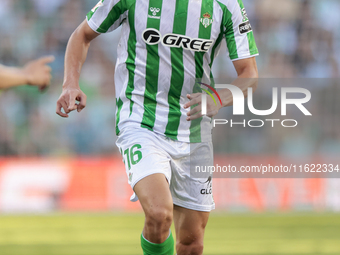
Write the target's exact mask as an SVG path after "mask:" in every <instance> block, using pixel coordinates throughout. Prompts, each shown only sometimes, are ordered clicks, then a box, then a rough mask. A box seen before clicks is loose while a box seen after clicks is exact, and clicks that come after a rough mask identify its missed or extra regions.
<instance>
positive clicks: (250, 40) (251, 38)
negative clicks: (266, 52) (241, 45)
mask: <svg viewBox="0 0 340 255" xmlns="http://www.w3.org/2000/svg"><path fill="white" fill-rule="evenodd" d="M237 1H238V4H239V5H240V8H241V9H243V8H244V4H243V2H242V0H237ZM247 38H248V43H249V52H250V55H255V54H258V53H259V51H258V49H257V46H256V43H255V38H254V33H253V31H251V32H249V33H247Z"/></svg>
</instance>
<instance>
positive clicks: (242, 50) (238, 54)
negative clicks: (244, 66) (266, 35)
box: [220, 0, 259, 61]
mask: <svg viewBox="0 0 340 255" xmlns="http://www.w3.org/2000/svg"><path fill="white" fill-rule="evenodd" d="M223 2H225V3H223ZM220 6H221V8H222V10H223V19H222V20H223V29H224V30H223V31H222V32H223V33H224V36H225V39H226V42H227V48H228V51H229V57H230V59H231V60H232V61H235V60H238V59H244V58H249V57H253V56H257V55H258V54H259V52H258V49H257V47H256V43H255V39H254V34H253V30H252V27H251V24H250V21H249V19H248V16H247V12H246V10H245V8H244V5H243V2H242V0H227V1H225V0H224V1H221V2H220Z"/></svg>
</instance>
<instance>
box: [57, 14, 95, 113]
mask: <svg viewBox="0 0 340 255" xmlns="http://www.w3.org/2000/svg"><path fill="white" fill-rule="evenodd" d="M98 35H99V34H98V33H96V32H94V31H93V30H92V29H91V28H90V26H89V25H88V24H87V21H86V20H85V21H84V22H83V23H81V24H80V25H79V27H78V28H77V29H76V30H75V31H74V32H73V34H72V35H71V37H70V40H69V42H68V44H67V48H66V54H65V70H64V82H63V90H62V93H61V95H60V97H59V99H58V101H57V109H56V113H57V114H58V115H60V116H61V117H64V118H67V117H68V113H70V112H71V111H74V110H77V111H78V112H80V111H81V110H82V109H84V108H85V106H86V95H85V94H84V93H83V92H82V91H81V89H80V87H79V77H80V72H81V69H82V66H83V64H84V62H85V60H86V56H87V52H88V49H89V46H90V43H91V41H92V40H93V39H95V38H96V37H97V36H98ZM76 101H78V102H79V104H77V103H76ZM62 108H63V109H64V111H65V113H63V112H62V111H61V109H62Z"/></svg>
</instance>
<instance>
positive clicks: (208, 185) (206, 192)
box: [199, 176, 212, 195]
mask: <svg viewBox="0 0 340 255" xmlns="http://www.w3.org/2000/svg"><path fill="white" fill-rule="evenodd" d="M211 179H212V178H211V176H209V177H208V179H207V180H206V181H205V182H199V183H202V184H206V187H205V188H204V189H201V194H202V195H210V194H211V193H212V183H211Z"/></svg>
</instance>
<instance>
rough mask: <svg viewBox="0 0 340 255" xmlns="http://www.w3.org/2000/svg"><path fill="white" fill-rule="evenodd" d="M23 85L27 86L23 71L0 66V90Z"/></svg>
mask: <svg viewBox="0 0 340 255" xmlns="http://www.w3.org/2000/svg"><path fill="white" fill-rule="evenodd" d="M23 84H27V75H26V74H25V72H24V70H23V69H21V68H17V67H6V66H1V65H0V89H9V88H12V87H16V86H20V85H23Z"/></svg>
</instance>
